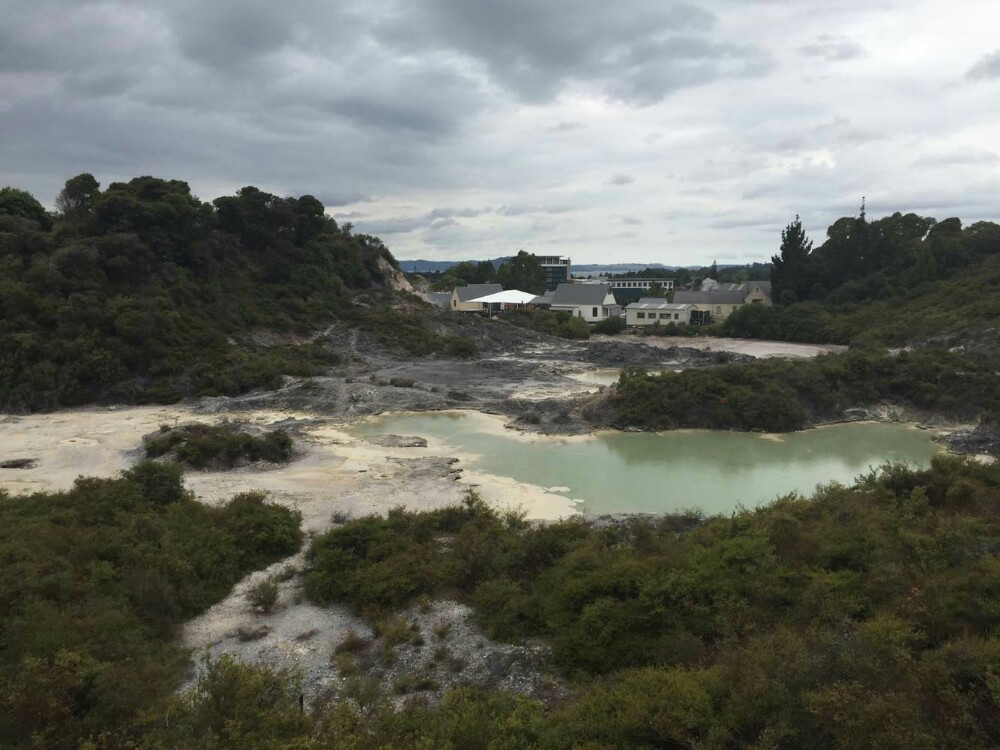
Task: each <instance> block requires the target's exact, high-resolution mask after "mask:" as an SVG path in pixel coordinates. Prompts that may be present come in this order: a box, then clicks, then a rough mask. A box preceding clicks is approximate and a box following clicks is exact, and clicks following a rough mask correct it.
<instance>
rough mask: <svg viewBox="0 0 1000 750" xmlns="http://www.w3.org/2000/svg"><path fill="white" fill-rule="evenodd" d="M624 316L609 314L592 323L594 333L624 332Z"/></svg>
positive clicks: (613, 333)
mask: <svg viewBox="0 0 1000 750" xmlns="http://www.w3.org/2000/svg"><path fill="white" fill-rule="evenodd" d="M625 328H626V324H625V318H624V316H622V315H611V316H609V317H607V318H605V319H604V320H600V321H598V322H597V323H595V324H594V329H593V330H594V333H604V334H609V335H612V336H613V335H615V334H618V333H625Z"/></svg>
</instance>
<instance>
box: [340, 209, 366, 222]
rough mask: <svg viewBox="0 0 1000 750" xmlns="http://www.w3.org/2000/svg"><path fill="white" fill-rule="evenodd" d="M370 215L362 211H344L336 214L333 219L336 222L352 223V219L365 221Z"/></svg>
mask: <svg viewBox="0 0 1000 750" xmlns="http://www.w3.org/2000/svg"><path fill="white" fill-rule="evenodd" d="M369 216H371V214H367V213H365V212H364V211H345V212H343V213H336V214H334V215H333V218H334V219H336V220H337V221H352V220H353V219H366V218H368V217H369Z"/></svg>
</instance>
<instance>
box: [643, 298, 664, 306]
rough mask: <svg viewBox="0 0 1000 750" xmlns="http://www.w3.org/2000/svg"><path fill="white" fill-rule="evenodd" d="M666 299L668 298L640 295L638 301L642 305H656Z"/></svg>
mask: <svg viewBox="0 0 1000 750" xmlns="http://www.w3.org/2000/svg"><path fill="white" fill-rule="evenodd" d="M666 301H667V300H666V298H664V297H639V299H637V300H636V302H638V303H639V304H640V305H656V304H659V303H661V302H666Z"/></svg>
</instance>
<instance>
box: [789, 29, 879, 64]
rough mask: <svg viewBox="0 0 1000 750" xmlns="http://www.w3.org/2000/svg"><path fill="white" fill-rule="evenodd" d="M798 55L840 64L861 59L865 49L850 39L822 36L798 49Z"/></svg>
mask: <svg viewBox="0 0 1000 750" xmlns="http://www.w3.org/2000/svg"><path fill="white" fill-rule="evenodd" d="M799 53H800V54H802V55H805V56H806V57H819V58H822V59H824V60H826V61H827V62H842V61H844V60H853V59H854V58H856V57H861V56H862V55H864V54H865V48H864V47H862V46H861V45H860V44H858V43H857V42H852V41H851V40H850V39H844V38H842V37H834V36H830V35H827V34H824V35H823V36H820V37H817V38H816V41H814V42H811V43H809V44H805V45H803V46H801V47H799Z"/></svg>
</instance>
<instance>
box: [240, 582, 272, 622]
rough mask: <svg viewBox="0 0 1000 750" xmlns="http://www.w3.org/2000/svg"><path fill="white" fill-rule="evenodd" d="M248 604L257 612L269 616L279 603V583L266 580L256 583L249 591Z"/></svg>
mask: <svg viewBox="0 0 1000 750" xmlns="http://www.w3.org/2000/svg"><path fill="white" fill-rule="evenodd" d="M247 602H248V603H249V604H250V607H251V608H252V609H253V610H254V611H255V612H258V613H260V614H269V613H270V612H271V610H273V609H274V605H275V604H277V603H278V582H277V581H275V580H274V579H273V578H265V579H264V580H262V581H259V582H257V583H255V584H254V585H253V586H251V587H250V588H249V589H248V590H247Z"/></svg>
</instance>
